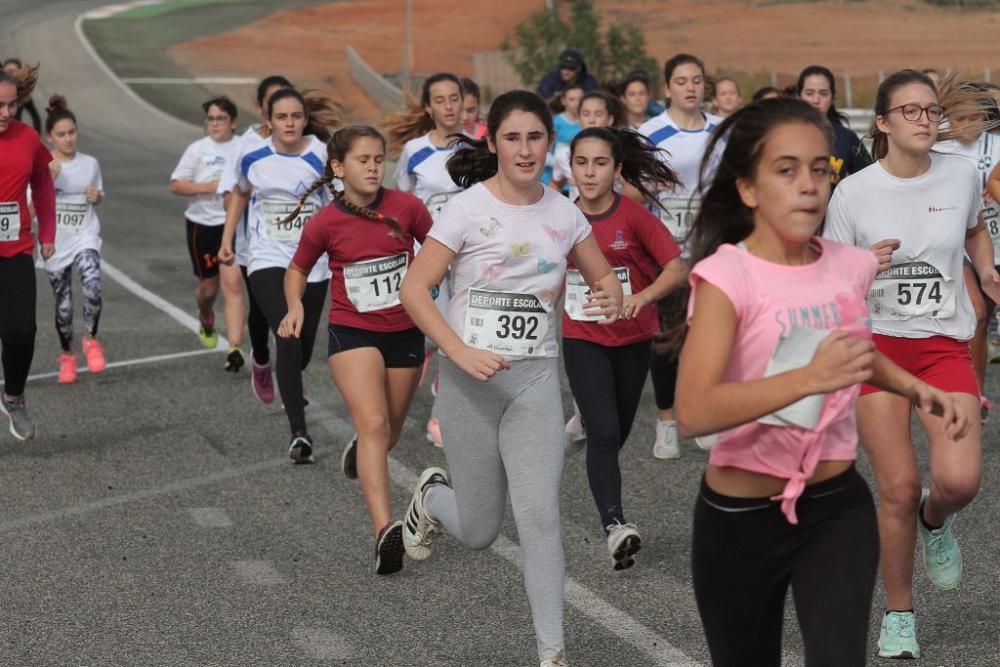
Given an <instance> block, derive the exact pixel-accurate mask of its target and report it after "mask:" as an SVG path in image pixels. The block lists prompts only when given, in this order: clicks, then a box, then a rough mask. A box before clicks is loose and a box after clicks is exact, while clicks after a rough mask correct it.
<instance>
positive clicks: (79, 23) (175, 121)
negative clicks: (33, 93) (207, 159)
mask: <svg viewBox="0 0 1000 667" xmlns="http://www.w3.org/2000/svg"><path fill="white" fill-rule="evenodd" d="M148 1H149V2H150V4H157V3H158V1H159V0H148ZM85 18H87V14H80V15H79V16H77V17H76V22H75V23H74V24H73V30H74V31H75V32H76V38H77V39H78V40H79V41H80V44H81V45H82V46H83V48H84V50H85V51H86V52H87V53H89V54H90V57H91V58H93V59H94V62H95V63H97V65H98V67H100V68H101V70H102V71H103V72H104V73H105V74H106V75H107V77H108V78H109V79H110V80H111V81H113V82H114V84H115V85H116V86H118V87H119V88H120V89H121V90H122V92H124V93H125V94H126V95H128V96H129V97H130V98H132V100H133V101H134V102H136V103H137V104H138V105H139V106H141V107H142V108H144V109H146V111H148V112H149V113H150V114H152V115H153V116H155V117H156V118H160V119H162V120H163V121H165V122H166V123H169V124H170V125H171V126H172V127H175V128H176V127H183V128H184V129H185V130H186V131H190V130H192V129H196V130H198V131H201V130H202V128H201V127H200V126H198V125H194V124H192V123H187V122H185V121H183V120H180V119H179V118H174V117H173V116H171V115H170V114H168V113H167V112H165V111H163V110H162V109H160V108H159V107H157V106H154V105H152V104H150V103H149V102H147V101H146V100H144V99H143V98H142V97H141V96H140V95H139V93H137V92H135V91H134V90H132V89H131V88H129V87H128V86H127V85H126V84H124V83H123V82H122V80H121V79H119V78H118V75H117V74H115V73H114V72H113V71H112V70H111V68H110V67H108V64H107V63H106V62H104V60H103V59H102V58H101V56H100V55H99V54H98V53H97V50H96V49H95V48H94V47H93V45H92V44H91V43H90V40H88V39H87V36H86V35H84V34H83V20H84V19H85ZM102 263H103V262H102Z"/></svg>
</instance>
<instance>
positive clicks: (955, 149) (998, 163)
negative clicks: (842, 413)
mask: <svg viewBox="0 0 1000 667" xmlns="http://www.w3.org/2000/svg"><path fill="white" fill-rule="evenodd" d="M955 89H956V93H958V94H966V93H981V97H980V98H979V99H977V100H975V101H974V104H973V107H972V108H970V109H955V110H953V111H949V112H948V125H949V130H950V133H951V135H952V136H953V138H952V139H949V140H947V141H939V142H938V143H937V145H936V146H935V147H934V150H935V151H937V152H939V153H947V154H951V155H958V156H961V157H963V158H965V159H966V160H968V161H969V162H970V163H971V164H972V165H973V166H974V167H975V168H976V171H977V173H978V175H979V184H980V187H981V188H982V193H983V203H982V210H981V213H982V216H983V222H984V223H985V224H986V229H987V230H988V231H989V233H990V237H991V238H992V240H993V264H994V265H1000V205H998V204H997V200H996V197H995V196H994V195H993V193H991V192H990V188H991V184H992V189H993V191H994V192H996V193H997V195H1000V136H998V135H997V134H995V133H993V132H990V131H985V129H984V127H985V126H988V125H996V123H997V121H998V119H1000V112H998V111H997V103H996V100H994V99H993V98H992V97H991V96H990V95H989V94H988V92H987V91H986V89H985V88H984V87H983V86H982V85H981V84H976V83H963V84H959V85H958V86H956V87H955ZM948 97H950V95H949V94H948V91H947V90H945V91H943V96H942V103H943V105H944V106H945V108H946V109H947V107H948V105H949V104H950V102H949V100H948ZM965 282H966V287H967V288H968V290H969V296H970V297H971V298H972V305H973V308H974V309H975V312H976V333H975V335H974V336H973V337H972V344H971V347H972V361H973V363H974V364H975V366H976V376H977V378H978V379H979V386H980V387H983V388H985V386H986V364H987V361H988V360H992V361H1000V348H998V346H996V345H995V343H994V341H992V340H988V339H989V338H996V336H997V333H996V326H995V324H996V322H995V320H994V317H993V314H994V311H995V309H996V304H995V303H993V302H992V301H991V300H989V298H987V297H986V296H985V295H984V294H983V291H982V290H981V289H980V287H979V282H978V280H977V276H976V273H975V271H974V270H973V269H972V267H971V266H970V265H969V264H968V263H966V266H965ZM988 330H989V331H988ZM979 400H980V404H981V409H980V412H981V416H982V418H983V420H984V423H985V419H986V418H987V416H988V415H989V411H990V409H991V408H992V407H993V404H992V403H991V402H990V400H989V399H988V398H987V397H986V396H985V395H983V396H980V399H979Z"/></svg>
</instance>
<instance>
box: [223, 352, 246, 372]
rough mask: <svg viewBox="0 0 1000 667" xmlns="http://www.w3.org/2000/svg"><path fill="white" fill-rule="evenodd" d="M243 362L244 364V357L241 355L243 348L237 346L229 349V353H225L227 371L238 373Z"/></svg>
mask: <svg viewBox="0 0 1000 667" xmlns="http://www.w3.org/2000/svg"><path fill="white" fill-rule="evenodd" d="M244 364H246V359H244V357H243V350H241V349H240V348H238V347H234V348H232V349H231V350H229V354H227V355H226V367H225V368H226V372H227V373H238V372H239V370H240V369H241V368H243V365H244Z"/></svg>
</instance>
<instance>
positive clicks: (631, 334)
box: [563, 194, 681, 347]
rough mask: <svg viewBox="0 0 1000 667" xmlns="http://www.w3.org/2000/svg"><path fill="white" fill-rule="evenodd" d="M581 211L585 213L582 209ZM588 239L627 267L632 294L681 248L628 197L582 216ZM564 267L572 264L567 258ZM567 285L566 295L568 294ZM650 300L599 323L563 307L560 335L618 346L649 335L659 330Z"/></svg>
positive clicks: (614, 261)
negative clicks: (632, 312) (631, 311)
mask: <svg viewBox="0 0 1000 667" xmlns="http://www.w3.org/2000/svg"><path fill="white" fill-rule="evenodd" d="M585 215H586V214H585ZM587 220H589V221H590V225H591V227H592V229H593V234H594V239H595V240H596V241H597V243H598V245H599V246H600V247H601V252H602V253H604V256H605V257H606V258H607V260H608V263H609V264H611V267H612V268H614V269H618V270H619V271H620V270H621V269H628V279H629V282H630V286H631V290H632V294H638V293H639V292H640V291H642V290H643V289H645V288H646V287H649V285H650V284H651V283H652V282H653V281H654V280H656V278H657V276H659V275H660V271H661V270H662V268H663V265H664V264H666V263H668V262H670V261H671V260H673V259H674V258H676V257H678V256H680V254H681V249H680V247H679V246H678V245H677V243H676V242H675V241H674V238H673V236H671V235H670V232H669V231H667V228H666V227H664V226H663V223H662V222H660V220H659V219H658V218H656V216H654V215H653V214H652V213H650V212H649V211H647V210H646V209H645V208H644V207H642V206H640V205H639V204H637V203H635V202H634V201H632V200H631V199H629V198H628V197H623V196H621V195H617V194H616V195H615V200H614V202H613V203H612V204H611V208H609V209H608V210H607V211H605V212H604V213H600V214H598V215H587ZM568 268H569V269H573V268H575V267H574V266H573V264H572V263H570V264H569V266H568ZM569 291H570V290H569V289H567V292H568V293H567V298H571V296H572V295H571V294H569ZM659 322H660V321H659V316H658V314H657V311H656V303H651V304H649V305H647V306H646V307H645V308H643V309H642V310H640V311H639V314H638V316H637V317H632V318H629V319H627V320H626V319H622V320H618V321H617V322H615V323H614V324H609V325H604V324H598V323H597V322H584V321H580V320H574V319H572V318H571V317H570V316H569V315H568V314H567V313H566V312H565V310H564V311H563V338H577V339H580V340H586V341H589V342H591V343H597V344H598V345H605V346H607V347H622V346H623V345H631V344H632V343H637V342H639V341H642V340H649V339H650V338H652V337H653V336H655V335H656V333H657V331H659V328H660V323H659Z"/></svg>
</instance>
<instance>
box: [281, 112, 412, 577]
mask: <svg viewBox="0 0 1000 667" xmlns="http://www.w3.org/2000/svg"><path fill="white" fill-rule="evenodd" d="M327 155H328V158H329V162H328V163H327V168H326V173H325V175H324V177H323V178H322V179H320V180H319V181H317V182H316V183H315V184H314V185H313V188H316V187H323V186H330V185H331V183H332V182H333V179H334V178H339V179H341V180H342V182H343V184H344V189H343V191H340V192H337V193H336V195H335V199H334V202H333V204H331V205H329V206H326V207H324V208H323V209H322V210H321V211H319V212H318V213H317V214H316V215H314V216H313V217H312V219H311V220H310V221H309V222H308V223H307V224H306V227H305V229H304V230H303V231H302V238H301V240H300V241H299V247H298V249H297V250H296V252H295V256H294V257H293V258H292V264H291V266H289V270H288V271H287V272H286V273H285V299H286V300H287V302H288V315H287V316H286V317H285V319H284V320H283V321H282V323H281V326H280V328H279V330H278V334H279V335H281V336H297V335H298V334H299V331H300V330H301V328H302V322H303V310H302V293H303V291H304V289H305V284H306V276H307V275H308V274H309V271H310V270H311V269H312V267H313V265H314V264H315V263H316V261H317V260H318V259H319V258H320V256H322V255H323V253H324V252H325V253H327V255H328V257H329V259H330V271H331V273H332V274H333V275H332V277H331V279H330V301H331V306H330V324H329V331H330V348H329V363H330V373H331V374H332V375H333V381H334V383H335V384H336V385H337V389H338V390H339V391H340V393H341V395H342V396H343V397H344V401H345V402H346V403H347V407H348V409H350V411H351V418H352V419H353V420H354V426H355V428H356V429H357V431H358V433H357V435H356V436H355V437H354V439H353V440H352V441H351V442H350V443H349V444H348V446H347V448H346V449H345V450H344V455H343V457H342V460H341V465H342V467H343V469H344V473H345V474H346V475H347V476H348V477H350V478H352V479H353V478H358V479H359V480H360V483H361V491H362V493H364V496H365V502H366V503H367V505H368V514H369V516H370V517H371V521H372V526H373V528H374V532H375V535H376V545H375V571H376V572H377V573H378V574H392V573H393V572H398V571H399V570H400V569H401V568H402V567H403V535H402V528H403V524H402V523H401V522H400V521H395V522H394V521H392V518H391V511H392V510H391V497H390V481H389V467H388V455H389V450H390V449H392V448H393V446H395V444H396V442H397V441H398V440H399V435H400V432H401V431H402V428H403V422H404V421H405V420H406V413H407V412H409V409H410V402H411V401H412V399H413V394H414V393H415V392H416V390H417V384H418V383H419V381H420V373H421V368H422V366H423V362H424V335H423V334H422V333H421V332H420V330H419V329H417V328H416V327H415V326H414V325H413V321H412V320H410V317H409V315H407V314H406V311H404V310H403V307H402V306H401V305H400V303H399V287H400V285H401V284H402V282H403V277H404V276H405V275H406V269H407V267H408V266H409V265H410V262H411V261H412V260H413V242H414V240H416V241H418V242H423V240H424V237H425V236H426V235H427V232H428V231H429V230H430V228H431V216H430V213H429V212H428V211H427V207H425V206H424V204H423V202H421V201H420V200H419V199H418V198H417V197H414V196H413V195H410V194H408V193H405V192H400V191H398V190H386V189H384V188H383V187H382V178H383V176H384V175H385V139H383V137H382V135H381V134H379V132H378V131H377V130H375V129H374V128H372V127H368V126H360V125H357V126H352V127H346V128H344V129H342V130H338V131H337V132H336V133H335V134H334V135H333V138H331V139H330V142H329V143H328V144H327ZM313 188H310V191H311V190H312V189H313Z"/></svg>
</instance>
